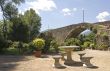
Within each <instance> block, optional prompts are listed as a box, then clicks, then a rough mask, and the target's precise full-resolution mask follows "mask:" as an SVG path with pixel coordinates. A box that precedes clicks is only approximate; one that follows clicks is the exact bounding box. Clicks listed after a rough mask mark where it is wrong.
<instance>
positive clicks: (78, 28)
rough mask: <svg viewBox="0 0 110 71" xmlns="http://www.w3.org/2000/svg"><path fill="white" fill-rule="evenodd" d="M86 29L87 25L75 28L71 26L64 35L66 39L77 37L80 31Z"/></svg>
mask: <svg viewBox="0 0 110 71" xmlns="http://www.w3.org/2000/svg"><path fill="white" fill-rule="evenodd" d="M86 29H88V27H87V26H84V25H83V26H77V27H76V28H75V29H74V28H73V29H72V30H71V31H70V32H69V33H68V34H67V36H66V38H65V40H66V39H69V38H71V37H74V38H75V37H77V36H78V35H79V34H80V33H81V32H83V31H85V30H86Z"/></svg>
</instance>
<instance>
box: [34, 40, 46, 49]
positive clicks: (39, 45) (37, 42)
mask: <svg viewBox="0 0 110 71" xmlns="http://www.w3.org/2000/svg"><path fill="white" fill-rule="evenodd" d="M44 45H45V41H44V40H43V39H41V38H36V39H34V40H33V46H34V47H35V48H36V50H41V49H43V47H44Z"/></svg>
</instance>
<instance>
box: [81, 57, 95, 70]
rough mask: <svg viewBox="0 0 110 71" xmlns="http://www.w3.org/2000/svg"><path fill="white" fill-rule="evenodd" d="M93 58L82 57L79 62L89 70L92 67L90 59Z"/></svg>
mask: <svg viewBox="0 0 110 71" xmlns="http://www.w3.org/2000/svg"><path fill="white" fill-rule="evenodd" d="M92 58H93V57H82V59H81V61H82V63H83V66H84V67H87V68H90V67H93V65H92V64H91V62H90V60H91V59H92Z"/></svg>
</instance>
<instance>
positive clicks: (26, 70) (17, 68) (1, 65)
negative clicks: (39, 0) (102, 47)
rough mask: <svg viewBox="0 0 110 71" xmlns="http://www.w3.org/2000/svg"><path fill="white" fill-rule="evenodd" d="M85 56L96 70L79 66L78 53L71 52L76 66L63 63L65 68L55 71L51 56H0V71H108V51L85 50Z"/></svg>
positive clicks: (109, 66) (109, 69) (109, 64)
mask: <svg viewBox="0 0 110 71" xmlns="http://www.w3.org/2000/svg"><path fill="white" fill-rule="evenodd" d="M83 52H85V53H86V55H85V56H90V57H93V58H92V59H91V63H92V64H93V65H94V66H96V68H85V67H83V66H82V65H80V59H79V55H78V53H80V52H73V54H72V58H73V60H74V61H77V63H79V64H76V65H73V66H67V65H64V61H61V60H60V63H61V64H62V65H64V66H65V68H62V69H56V68H54V67H53V66H52V65H53V63H54V60H53V58H52V55H48V56H45V55H44V56H42V58H36V57H34V56H11V55H10V56H9V55H8V56H3V55H1V56H0V71H110V51H98V50H85V51H83Z"/></svg>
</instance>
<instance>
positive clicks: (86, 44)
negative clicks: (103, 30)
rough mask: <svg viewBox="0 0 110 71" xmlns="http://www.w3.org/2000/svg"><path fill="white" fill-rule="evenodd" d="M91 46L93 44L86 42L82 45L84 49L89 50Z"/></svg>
mask: <svg viewBox="0 0 110 71" xmlns="http://www.w3.org/2000/svg"><path fill="white" fill-rule="evenodd" d="M90 44H91V42H89V41H86V42H84V44H83V45H82V47H83V48H87V47H89V46H90Z"/></svg>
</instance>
